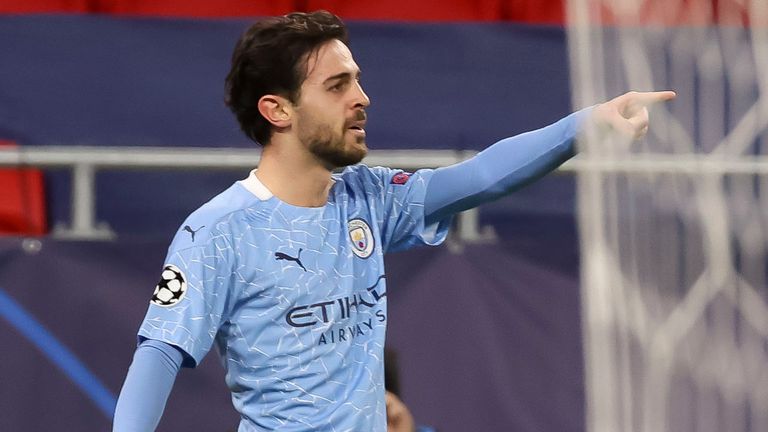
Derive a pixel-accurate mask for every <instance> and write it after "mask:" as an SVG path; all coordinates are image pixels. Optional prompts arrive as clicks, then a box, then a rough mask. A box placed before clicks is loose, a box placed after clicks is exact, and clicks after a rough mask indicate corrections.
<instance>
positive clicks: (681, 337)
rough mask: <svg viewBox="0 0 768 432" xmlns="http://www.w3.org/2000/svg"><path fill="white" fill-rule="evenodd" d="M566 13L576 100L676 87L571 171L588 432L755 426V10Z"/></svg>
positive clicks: (585, 8) (759, 248) (760, 152)
mask: <svg viewBox="0 0 768 432" xmlns="http://www.w3.org/2000/svg"><path fill="white" fill-rule="evenodd" d="M567 5H568V6H567V16H568V44H569V51H570V57H571V71H572V72H571V78H572V91H573V101H574V104H575V105H576V106H588V105H590V104H593V103H596V102H599V101H603V100H607V99H610V98H612V97H615V96H618V95H619V94H621V93H624V92H625V91H627V90H630V89H631V90H667V89H670V90H675V91H676V92H677V93H678V97H677V99H676V100H675V101H673V102H671V103H668V104H665V105H659V106H654V107H653V108H652V109H651V128H650V131H649V134H648V136H647V137H646V138H644V139H643V140H641V141H639V142H634V143H629V142H618V141H616V139H606V138H605V137H600V136H590V137H589V138H588V139H587V140H585V141H584V142H583V144H582V152H581V155H580V156H579V157H578V158H577V159H576V160H574V161H573V163H572V164H571V167H572V169H575V170H576V171H577V179H578V180H577V181H578V200H579V208H578V218H579V232H580V242H581V245H580V248H581V257H582V258H581V259H582V298H583V328H584V352H585V367H586V380H585V381H586V385H587V388H586V398H587V416H586V417H587V431H589V432H616V431H623V432H633V431H637V432H665V431H674V432H689V431H690V432H693V431H696V432H710V431H711V432H727V431H737V432H759V431H768V288H767V287H766V280H767V278H768V250H767V249H766V247H767V246H768V131H767V130H766V127H767V126H768V1H766V0H659V1H649V0H568V2H567Z"/></svg>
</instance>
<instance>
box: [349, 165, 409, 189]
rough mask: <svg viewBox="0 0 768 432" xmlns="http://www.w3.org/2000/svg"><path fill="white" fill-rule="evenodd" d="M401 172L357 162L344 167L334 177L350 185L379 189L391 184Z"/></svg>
mask: <svg viewBox="0 0 768 432" xmlns="http://www.w3.org/2000/svg"><path fill="white" fill-rule="evenodd" d="M401 173H403V171H402V170H395V169H392V168H387V167H382V166H375V167H369V166H367V165H363V164H358V165H353V166H349V167H346V168H344V171H342V172H341V173H339V174H337V175H336V176H335V177H336V180H337V181H342V182H343V183H344V184H345V185H349V186H351V187H359V188H364V189H371V188H374V189H379V190H380V189H384V188H385V187H386V186H387V185H388V184H391V183H392V182H393V179H394V178H395V176H396V175H398V174H401Z"/></svg>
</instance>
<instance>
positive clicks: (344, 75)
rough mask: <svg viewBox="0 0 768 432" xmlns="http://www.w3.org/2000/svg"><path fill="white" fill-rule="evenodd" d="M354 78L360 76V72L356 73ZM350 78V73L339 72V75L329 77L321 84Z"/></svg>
mask: <svg viewBox="0 0 768 432" xmlns="http://www.w3.org/2000/svg"><path fill="white" fill-rule="evenodd" d="M355 76H356V77H359V76H360V71H357V74H355ZM351 77H352V73H350V72H341V73H337V74H336V75H333V76H330V77H328V78H326V79H325V80H324V81H323V84H327V83H328V82H330V81H335V80H347V79H350V78H351Z"/></svg>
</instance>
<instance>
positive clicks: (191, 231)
mask: <svg viewBox="0 0 768 432" xmlns="http://www.w3.org/2000/svg"><path fill="white" fill-rule="evenodd" d="M203 228H205V225H203V226H201V227H200V228H198V229H196V230H193V229H192V227H190V226H189V225H184V228H183V230H184V231H186V232H188V233H189V234H190V235H191V236H192V243H194V242H195V233H197V232H198V231H200V230H201V229H203Z"/></svg>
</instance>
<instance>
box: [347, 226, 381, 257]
mask: <svg viewBox="0 0 768 432" xmlns="http://www.w3.org/2000/svg"><path fill="white" fill-rule="evenodd" d="M348 229H349V240H350V241H352V253H354V254H355V255H357V256H358V257H360V258H368V257H369V256H371V254H372V253H373V247H374V246H375V245H374V240H373V232H372V231H371V227H370V226H368V223H367V222H365V221H364V220H362V219H352V220H351V221H349V222H348Z"/></svg>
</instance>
